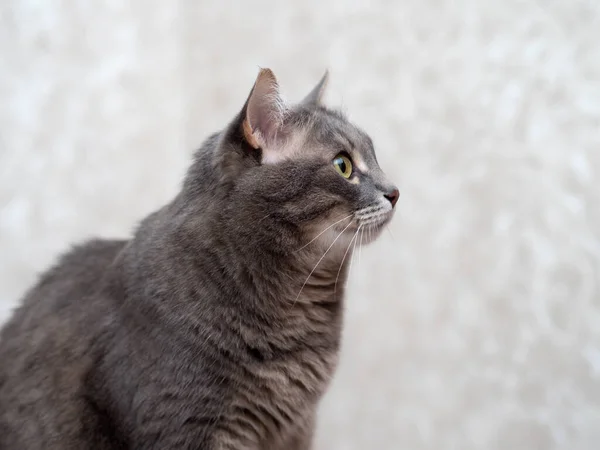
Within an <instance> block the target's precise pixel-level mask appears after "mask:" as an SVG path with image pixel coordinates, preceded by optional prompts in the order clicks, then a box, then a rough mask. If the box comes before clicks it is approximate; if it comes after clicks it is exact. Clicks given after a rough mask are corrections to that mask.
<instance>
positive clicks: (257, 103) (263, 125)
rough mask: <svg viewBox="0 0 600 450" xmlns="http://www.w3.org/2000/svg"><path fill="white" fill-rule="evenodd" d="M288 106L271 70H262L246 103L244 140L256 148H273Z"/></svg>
mask: <svg viewBox="0 0 600 450" xmlns="http://www.w3.org/2000/svg"><path fill="white" fill-rule="evenodd" d="M285 111H286V106H285V103H284V101H283V99H282V98H281V94H280V92H279V84H278V83H277V79H276V78H275V74H274V73H273V72H272V71H271V70H270V69H261V70H260V72H259V74H258V77H257V78H256V82H255V83H254V87H253V88H252V91H251V92H250V96H249V97H248V100H247V101H246V106H245V111H244V121H243V131H244V138H245V139H246V142H248V144H250V146H252V147H254V148H263V149H264V148H266V147H269V146H271V145H272V144H273V143H274V142H275V139H276V137H277V134H278V132H279V131H280V130H281V127H282V125H283V119H284V116H285Z"/></svg>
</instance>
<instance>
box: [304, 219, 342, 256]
mask: <svg viewBox="0 0 600 450" xmlns="http://www.w3.org/2000/svg"><path fill="white" fill-rule="evenodd" d="M350 217H352V214H350V215H348V216H346V217H343V218H342V219H340V220H338V221H337V222H334V223H332V224H331V225H329V226H328V227H327V228H325V229H324V230H323V231H321V232H320V233H319V234H317V235H316V236H315V237H314V238H312V239H311V240H310V241H309V242H308V243H306V244H304V245H303V246H302V247H300V248H299V249H298V250H296V252H299V251H300V250H302V249H304V248H306V247H308V246H309V245H310V244H312V243H313V242H315V241H316V240H317V239H318V238H319V237H320V236H322V235H323V233H325V232H326V231H327V230H329V229H330V228H331V227H333V226H335V225H337V224H338V223H340V222H342V221H343V220H346V219H349V218H350Z"/></svg>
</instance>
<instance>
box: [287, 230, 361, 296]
mask: <svg viewBox="0 0 600 450" xmlns="http://www.w3.org/2000/svg"><path fill="white" fill-rule="evenodd" d="M350 225H352V222H350V223H349V224H348V225H346V228H344V229H343V230H342V231H340V234H338V235H337V236H336V238H335V239H334V240H333V242H332V243H331V245H330V246H329V247H328V248H327V250H325V253H323V256H321V258H319V260H318V261H317V264H315V267H314V268H313V270H311V271H310V273H309V274H308V276H307V277H306V280H305V281H304V284H302V287H301V288H300V292H298V295H297V296H296V298H295V300H294V303H293V304H292V306H294V305H295V304H296V302H297V301H298V299H299V298H300V294H302V290H303V289H304V286H306V283H308V280H309V278H310V277H311V275H312V274H313V273H314V271H315V270H317V266H318V265H319V264H320V263H321V261H323V258H325V255H327V253H328V252H329V250H331V247H333V245H334V244H335V243H336V242H337V240H338V239H339V238H340V236H341V235H342V234H344V232H345V231H346V230H347V229H348V227H349V226H350Z"/></svg>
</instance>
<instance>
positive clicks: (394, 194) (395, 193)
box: [384, 189, 400, 208]
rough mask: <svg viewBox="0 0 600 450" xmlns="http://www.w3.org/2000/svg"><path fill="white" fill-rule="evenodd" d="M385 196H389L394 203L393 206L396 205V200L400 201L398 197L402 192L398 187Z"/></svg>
mask: <svg viewBox="0 0 600 450" xmlns="http://www.w3.org/2000/svg"><path fill="white" fill-rule="evenodd" d="M384 197H385V198H387V199H388V200H389V201H390V203H391V204H392V208H393V207H394V206H396V202H397V201H398V197H400V192H398V189H394V190H393V191H392V192H389V193H387V194H384Z"/></svg>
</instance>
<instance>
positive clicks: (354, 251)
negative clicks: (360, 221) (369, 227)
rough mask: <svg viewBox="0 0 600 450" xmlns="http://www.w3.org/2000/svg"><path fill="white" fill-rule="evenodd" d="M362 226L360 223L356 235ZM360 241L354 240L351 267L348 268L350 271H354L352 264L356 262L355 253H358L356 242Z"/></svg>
mask: <svg viewBox="0 0 600 450" xmlns="http://www.w3.org/2000/svg"><path fill="white" fill-rule="evenodd" d="M361 228H362V227H361V226H360V225H359V226H358V229H357V230H356V235H357V236H358V232H359V231H360V229H361ZM357 242H358V239H356V240H355V241H354V247H353V248H352V256H350V267H349V268H348V273H350V272H351V271H352V264H353V263H354V255H355V254H356V243H357Z"/></svg>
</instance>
